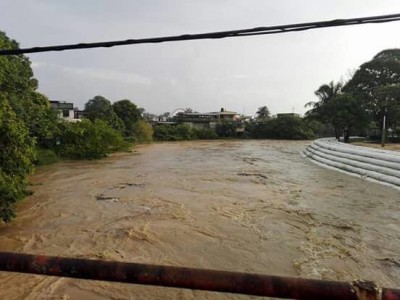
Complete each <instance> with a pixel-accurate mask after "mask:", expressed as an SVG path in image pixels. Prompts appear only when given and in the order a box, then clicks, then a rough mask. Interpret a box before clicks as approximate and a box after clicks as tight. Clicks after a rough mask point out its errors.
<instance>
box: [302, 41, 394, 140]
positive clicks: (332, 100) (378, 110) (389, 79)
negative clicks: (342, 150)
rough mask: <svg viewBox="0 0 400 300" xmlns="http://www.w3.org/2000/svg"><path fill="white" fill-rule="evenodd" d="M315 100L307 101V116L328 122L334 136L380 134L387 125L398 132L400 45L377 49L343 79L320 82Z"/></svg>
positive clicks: (376, 136) (375, 136)
mask: <svg viewBox="0 0 400 300" xmlns="http://www.w3.org/2000/svg"><path fill="white" fill-rule="evenodd" d="M315 94H316V96H317V97H318V101H316V102H309V103H307V104H306V107H311V109H310V110H309V111H308V112H307V113H306V118H308V119H310V120H317V121H319V122H321V123H323V124H331V125H332V127H333V128H334V132H335V136H336V138H339V136H343V135H344V138H345V141H349V137H350V135H362V136H369V137H370V138H376V139H380V138H381V132H382V129H383V124H384V120H385V130H386V132H384V134H385V136H387V130H388V129H390V131H391V135H392V138H393V139H396V138H397V137H398V136H399V135H400V127H399V125H400V49H389V50H384V51H381V52H379V53H378V54H377V55H375V57H374V58H373V59H372V60H371V61H369V62H366V63H364V64H362V65H361V66H360V67H359V68H358V70H357V71H356V72H355V73H354V75H353V76H352V77H351V78H350V80H348V81H347V82H345V83H342V82H339V83H334V82H333V81H332V82H330V83H329V84H323V85H321V86H320V87H319V89H318V90H317V91H316V92H315Z"/></svg>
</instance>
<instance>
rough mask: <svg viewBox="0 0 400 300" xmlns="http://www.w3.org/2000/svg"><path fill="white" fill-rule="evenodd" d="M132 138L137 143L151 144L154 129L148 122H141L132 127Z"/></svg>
mask: <svg viewBox="0 0 400 300" xmlns="http://www.w3.org/2000/svg"><path fill="white" fill-rule="evenodd" d="M132 136H133V137H134V138H135V141H136V142H137V143H151V141H152V140H153V127H151V125H150V124H149V123H147V122H146V121H143V120H139V121H137V122H136V123H135V124H134V125H133V127H132Z"/></svg>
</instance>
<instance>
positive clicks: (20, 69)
mask: <svg viewBox="0 0 400 300" xmlns="http://www.w3.org/2000/svg"><path fill="white" fill-rule="evenodd" d="M0 48H1V49H16V48H18V43H17V42H16V41H14V40H11V39H9V38H8V37H7V36H6V34H5V33H4V32H1V31H0ZM37 87H38V81H37V80H36V79H35V78H34V77H33V71H32V69H31V67H30V61H29V59H28V58H27V57H26V56H24V55H13V56H1V57H0V94H1V95H2V96H4V97H5V99H7V100H8V102H9V105H10V106H11V107H12V109H13V110H14V112H15V113H16V115H17V117H18V118H19V119H20V120H22V121H23V122H24V123H25V125H26V126H27V127H28V129H29V134H30V135H31V136H33V137H35V138H36V139H37V142H38V145H40V146H45V147H49V146H51V145H52V141H53V140H54V138H55V135H56V134H57V131H58V118H57V116H56V115H55V114H54V112H53V111H52V110H51V108H50V105H49V101H48V99H47V98H46V97H45V96H44V95H42V94H40V93H38V92H37V91H36V90H37Z"/></svg>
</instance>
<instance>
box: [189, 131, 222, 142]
mask: <svg viewBox="0 0 400 300" xmlns="http://www.w3.org/2000/svg"><path fill="white" fill-rule="evenodd" d="M193 134H194V136H195V137H196V138H198V139H200V140H213V139H216V138H218V135H217V134H216V133H215V131H214V130H212V129H210V128H197V129H196V128H193Z"/></svg>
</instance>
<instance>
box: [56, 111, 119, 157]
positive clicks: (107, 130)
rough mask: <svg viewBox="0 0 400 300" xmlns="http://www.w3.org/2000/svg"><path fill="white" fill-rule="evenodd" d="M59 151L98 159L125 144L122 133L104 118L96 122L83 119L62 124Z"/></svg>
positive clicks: (65, 155)
mask: <svg viewBox="0 0 400 300" xmlns="http://www.w3.org/2000/svg"><path fill="white" fill-rule="evenodd" d="M61 131H62V134H61V145H60V146H59V149H58V151H59V153H60V155H61V156H63V157H68V158H74V159H97V158H102V157H106V156H107V154H108V153H111V152H113V151H116V150H118V149H120V148H121V147H122V146H123V139H122V135H121V133H120V132H119V131H116V130H115V129H113V128H111V127H110V125H108V124H107V123H105V122H104V121H102V120H99V119H97V120H95V121H94V122H92V121H90V120H87V119H83V120H82V121H81V122H76V123H64V124H63V125H62V129H61Z"/></svg>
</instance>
